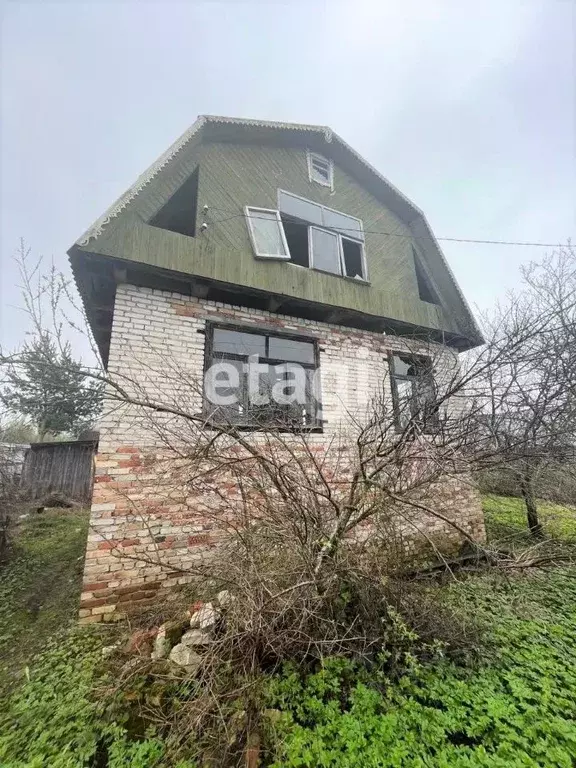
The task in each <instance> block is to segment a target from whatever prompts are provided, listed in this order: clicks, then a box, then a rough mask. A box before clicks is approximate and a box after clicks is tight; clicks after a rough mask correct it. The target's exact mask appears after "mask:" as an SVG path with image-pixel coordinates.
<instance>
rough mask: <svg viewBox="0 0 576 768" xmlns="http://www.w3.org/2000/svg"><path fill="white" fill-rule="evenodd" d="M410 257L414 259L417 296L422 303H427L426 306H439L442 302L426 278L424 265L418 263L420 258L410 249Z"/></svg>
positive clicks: (414, 250)
mask: <svg viewBox="0 0 576 768" xmlns="http://www.w3.org/2000/svg"><path fill="white" fill-rule="evenodd" d="M412 256H413V257H414V267H415V269H416V281H417V283H418V294H419V296H420V298H421V299H422V301H426V302H428V304H438V305H440V304H441V303H442V302H441V301H440V297H439V296H438V292H437V291H436V289H435V288H434V286H433V284H432V281H431V280H430V278H429V277H428V274H427V272H426V270H425V269H424V265H423V264H422V262H421V261H420V257H419V256H418V253H417V252H416V249H415V248H414V247H412Z"/></svg>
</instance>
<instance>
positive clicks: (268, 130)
mask: <svg viewBox="0 0 576 768" xmlns="http://www.w3.org/2000/svg"><path fill="white" fill-rule="evenodd" d="M192 140H194V141H200V142H201V141H204V140H206V141H234V140H239V141H256V142H257V141H259V140H262V141H272V142H274V143H279V144H280V145H288V146H292V145H297V146H303V147H310V148H312V149H317V150H319V151H322V152H323V153H324V154H326V155H327V156H330V157H332V158H333V159H334V160H335V161H337V162H339V163H340V164H341V165H342V166H344V167H346V169H347V170H349V171H350V172H351V173H353V174H354V175H356V176H357V177H358V179H359V180H360V182H361V183H363V184H365V185H366V186H367V187H368V188H369V189H370V191H371V192H372V193H373V194H374V195H375V197H377V198H378V199H380V200H381V202H382V203H384V204H385V205H387V206H388V207H389V208H390V209H391V210H392V211H394V212H395V213H396V214H397V215H398V216H399V217H400V218H401V219H402V220H403V221H404V222H405V223H406V224H407V225H408V227H409V229H410V230H411V231H412V233H413V236H414V238H415V240H416V241H418V243H419V247H420V249H421V250H422V251H423V252H424V254H425V255H426V254H427V255H428V256H430V257H432V258H433V260H434V261H436V262H439V263H440V264H441V266H442V267H443V268H444V269H445V271H446V274H447V276H448V278H449V282H450V283H452V285H453V288H454V289H455V292H456V294H457V296H458V298H459V299H460V301H461V302H462V308H463V309H464V313H465V315H467V325H468V336H469V338H470V339H471V340H475V341H474V343H476V344H477V343H481V342H482V334H481V331H480V330H479V328H478V326H477V324H476V322H475V320H474V316H473V314H472V311H471V309H470V306H469V305H468V302H467V301H466V299H465V297H464V295H463V294H462V291H461V290H460V287H459V285H458V283H457V281H456V279H455V277H454V274H453V272H452V270H451V268H450V266H449V264H448V262H447V261H446V258H445V256H444V254H443V252H442V250H441V248H440V246H439V244H438V241H437V240H436V238H435V237H434V234H433V232H432V229H431V227H430V225H429V224H428V222H427V220H426V218H425V216H424V214H423V212H422V211H421V210H420V208H418V207H417V206H416V205H415V204H414V203H413V202H412V201H411V200H409V199H408V198H407V197H406V196H405V195H404V194H402V192H400V190H399V189H397V188H396V187H395V186H394V185H393V184H392V183H391V182H390V181H388V179H386V178H385V177H384V176H383V175H382V174H381V173H379V171H377V170H376V168H374V166H372V165H371V164H370V163H369V162H368V161H367V160H365V159H364V158H363V157H362V156H361V155H360V154H359V153H358V152H356V150H355V149H353V148H352V147H351V146H350V145H349V144H348V143H347V142H345V141H344V139H342V138H341V137H340V136H338V134H336V133H334V131H332V129H331V128H329V127H328V126H322V125H308V124H304V123H287V122H278V121H272V120H252V119H248V118H237V117H224V116H217V115H200V116H199V117H198V119H197V120H196V121H195V122H194V123H193V124H192V125H191V126H190V127H189V128H188V129H187V130H186V131H185V132H184V133H183V134H182V135H181V136H180V137H179V138H178V139H177V140H176V141H175V142H174V143H173V144H172V145H171V146H170V147H169V148H168V149H167V150H166V151H165V152H164V153H163V154H162V155H160V157H159V158H158V159H157V160H156V161H155V162H154V163H152V165H151V166H150V167H149V168H148V169H147V170H146V171H144V173H142V174H140V176H139V177H138V178H137V180H136V181H135V183H134V184H133V185H132V186H131V187H129V188H128V189H127V190H126V192H124V193H123V194H122V195H121V196H120V197H119V198H118V199H117V200H116V201H115V202H114V203H113V204H112V205H111V206H110V207H109V208H108V209H107V210H106V211H105V212H104V213H103V214H102V216H100V217H99V218H98V219H97V220H96V221H95V222H94V223H93V224H92V225H91V226H90V227H89V228H88V229H87V230H86V232H84V234H83V235H82V236H81V237H80V238H78V240H77V241H76V243H75V245H76V246H77V247H81V248H86V246H88V244H89V243H90V242H91V241H92V240H94V239H96V238H98V237H99V236H100V235H101V234H102V232H103V231H104V230H105V229H106V227H107V225H108V224H109V223H110V222H111V221H112V220H113V219H115V218H116V217H117V216H118V215H119V214H120V213H121V212H122V211H123V210H124V209H126V208H127V207H128V206H129V205H130V203H131V202H132V201H133V200H135V198H137V197H138V195H139V194H140V193H141V192H142V190H143V189H144V188H145V187H146V186H147V185H149V184H150V183H151V182H153V180H154V179H155V177H156V176H157V175H158V174H159V173H160V172H161V171H162V169H164V168H166V167H167V166H169V165H170V164H171V163H172V162H174V160H175V158H176V157H177V155H178V154H179V153H180V152H181V151H182V150H183V149H184V148H185V147H186V146H187V145H188V144H189V143H190V142H191V141H192Z"/></svg>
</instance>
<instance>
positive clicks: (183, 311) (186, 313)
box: [172, 304, 196, 317]
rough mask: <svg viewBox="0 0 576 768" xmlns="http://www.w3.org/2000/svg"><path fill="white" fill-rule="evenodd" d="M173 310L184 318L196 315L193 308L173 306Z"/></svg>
mask: <svg viewBox="0 0 576 768" xmlns="http://www.w3.org/2000/svg"><path fill="white" fill-rule="evenodd" d="M172 309H173V310H174V312H175V313H176V314H177V315H182V316H183V317H194V315H195V314H196V312H195V311H194V309H193V308H192V307H183V306H182V305H181V304H172Z"/></svg>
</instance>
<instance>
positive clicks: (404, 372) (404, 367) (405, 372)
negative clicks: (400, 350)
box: [394, 355, 412, 376]
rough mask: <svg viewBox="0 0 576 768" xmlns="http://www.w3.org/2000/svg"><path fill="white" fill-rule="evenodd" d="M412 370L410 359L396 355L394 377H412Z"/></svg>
mask: <svg viewBox="0 0 576 768" xmlns="http://www.w3.org/2000/svg"><path fill="white" fill-rule="evenodd" d="M411 370H412V361H411V360H410V358H409V357H400V355H394V375H395V376H410V375H411Z"/></svg>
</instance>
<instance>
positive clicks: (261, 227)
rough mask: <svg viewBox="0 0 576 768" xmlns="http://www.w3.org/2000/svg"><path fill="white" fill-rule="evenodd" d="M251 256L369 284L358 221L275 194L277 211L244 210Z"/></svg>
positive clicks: (344, 214) (362, 236)
mask: <svg viewBox="0 0 576 768" xmlns="http://www.w3.org/2000/svg"><path fill="white" fill-rule="evenodd" d="M244 212H245V215H246V225H247V227H248V232H249V234H250V240H251V242H252V248H253V250H254V254H255V256H257V257H259V258H267V259H280V260H282V261H291V262H292V263H293V264H297V265H298V266H300V267H311V268H312V269H318V270H320V271H321V272H329V273H330V274H333V275H339V276H340V277H350V278H353V279H355V280H360V281H362V282H364V283H365V282H367V281H368V275H367V270H366V255H365V252H364V230H363V227H362V221H361V220H360V219H356V218H355V217H354V216H349V215H348V214H346V213H341V212H340V211H335V210H334V209H332V208H327V207H326V206H324V205H320V204H319V203H313V202H312V201H311V200H306V199H305V198H303V197H298V195H294V194H292V193H291V192H285V191H284V190H283V189H279V190H278V210H270V209H268V208H253V207H247V208H245V209H244Z"/></svg>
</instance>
